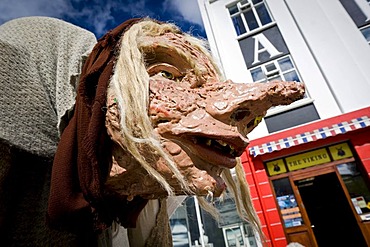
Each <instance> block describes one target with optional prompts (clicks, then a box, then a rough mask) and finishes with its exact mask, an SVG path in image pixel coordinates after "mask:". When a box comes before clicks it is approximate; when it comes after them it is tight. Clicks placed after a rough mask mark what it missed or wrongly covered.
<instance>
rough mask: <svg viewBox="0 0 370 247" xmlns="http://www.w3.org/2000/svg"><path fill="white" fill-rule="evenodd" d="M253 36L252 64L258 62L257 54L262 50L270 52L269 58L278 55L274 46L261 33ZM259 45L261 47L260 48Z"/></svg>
mask: <svg viewBox="0 0 370 247" xmlns="http://www.w3.org/2000/svg"><path fill="white" fill-rule="evenodd" d="M253 38H254V61H253V63H252V65H254V64H256V63H258V62H260V61H259V59H258V56H259V54H260V53H262V52H267V53H269V54H270V58H272V57H276V56H278V55H280V54H281V53H282V52H279V51H278V50H277V49H276V47H275V46H274V45H273V44H272V43H271V42H270V41H269V40H268V39H267V38H266V36H265V35H264V34H263V33H260V34H257V35H255V36H253ZM260 47H261V48H260Z"/></svg>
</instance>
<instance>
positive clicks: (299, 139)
mask: <svg viewBox="0 0 370 247" xmlns="http://www.w3.org/2000/svg"><path fill="white" fill-rule="evenodd" d="M369 126H370V119H369V117H368V116H362V117H359V118H355V119H352V120H351V121H349V122H341V123H337V124H333V125H331V126H327V127H323V128H319V129H315V130H313V131H311V132H305V133H302V134H299V135H295V136H289V137H286V138H283V139H279V140H277V141H272V142H267V143H264V144H261V145H259V146H253V147H250V148H248V150H249V153H250V154H251V155H252V156H254V157H256V156H258V155H261V154H266V153H272V152H273V151H278V150H281V149H284V148H290V147H292V146H297V145H300V144H303V143H307V142H312V141H316V140H319V139H325V138H327V137H330V136H336V135H338V134H344V133H347V132H349V131H353V130H356V129H362V128H366V127H369Z"/></svg>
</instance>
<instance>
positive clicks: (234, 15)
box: [228, 0, 273, 36]
mask: <svg viewBox="0 0 370 247" xmlns="http://www.w3.org/2000/svg"><path fill="white" fill-rule="evenodd" d="M228 10H229V13H230V16H231V19H232V22H233V24H234V28H235V31H236V34H237V35H238V36H239V35H242V34H244V33H249V32H251V31H253V30H256V29H258V28H261V27H263V26H265V25H267V24H269V23H271V22H272V21H273V20H272V18H271V15H270V13H269V11H268V9H267V7H266V4H265V2H264V1H263V0H241V1H239V2H237V3H235V4H233V5H230V6H229V7H228Z"/></svg>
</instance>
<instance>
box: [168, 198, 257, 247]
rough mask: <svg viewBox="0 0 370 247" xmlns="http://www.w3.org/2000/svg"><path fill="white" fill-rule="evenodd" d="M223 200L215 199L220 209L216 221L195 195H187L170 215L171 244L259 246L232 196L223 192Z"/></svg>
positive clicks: (219, 246) (230, 246)
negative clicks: (239, 213) (240, 216)
mask: <svg viewBox="0 0 370 247" xmlns="http://www.w3.org/2000/svg"><path fill="white" fill-rule="evenodd" d="M224 200H225V201H222V202H220V201H219V199H215V207H216V208H217V210H218V211H219V212H220V221H216V220H215V219H214V218H213V217H212V216H210V215H209V214H208V213H207V212H205V211H204V210H203V209H202V208H201V207H200V205H199V203H198V202H197V199H196V198H195V197H193V196H189V197H187V198H186V199H185V200H184V201H183V203H182V205H181V206H179V207H178V208H177V209H176V211H175V212H174V213H173V214H172V216H171V218H170V226H171V232H172V241H173V246H174V247H201V246H202V242H203V243H204V246H205V247H233V246H234V247H237V246H240V247H257V246H259V243H260V241H259V236H256V234H255V232H254V231H253V228H252V227H251V225H250V224H249V223H247V222H245V221H242V220H241V219H240V218H239V216H238V214H237V211H236V206H235V203H234V201H233V199H231V198H229V195H228V194H226V196H225V198H224Z"/></svg>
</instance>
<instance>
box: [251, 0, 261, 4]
mask: <svg viewBox="0 0 370 247" xmlns="http://www.w3.org/2000/svg"><path fill="white" fill-rule="evenodd" d="M262 1H263V0H252V2H253V4H256V3H260V2H262Z"/></svg>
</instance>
